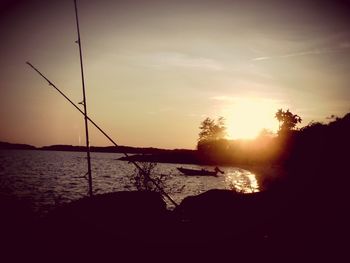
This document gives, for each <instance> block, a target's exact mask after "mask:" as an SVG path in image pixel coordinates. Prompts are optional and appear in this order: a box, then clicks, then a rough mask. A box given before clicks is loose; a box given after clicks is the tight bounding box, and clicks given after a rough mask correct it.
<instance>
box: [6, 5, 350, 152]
mask: <svg viewBox="0 0 350 263" xmlns="http://www.w3.org/2000/svg"><path fill="white" fill-rule="evenodd" d="M77 2H78V8H79V19H80V31H81V43H82V50H83V59H84V60H83V62H84V70H85V84H86V96H87V107H88V114H89V116H90V117H91V118H92V119H93V120H94V121H95V122H96V123H97V124H99V125H100V126H101V127H102V128H103V129H104V130H105V131H106V132H107V133H108V134H109V135H110V136H111V137H112V138H113V139H114V140H115V141H116V142H117V143H118V144H121V145H129V146H141V147H160V148H168V149H174V148H188V149H194V148H195V147H196V143H197V139H198V133H199V125H200V122H201V121H203V120H204V119H205V118H206V117H210V118H217V117H219V116H223V117H224V118H225V119H226V125H227V128H228V137H229V138H232V139H237V138H252V137H254V136H255V135H256V134H257V132H258V131H259V130H260V129H261V128H267V129H270V130H272V131H276V129H277V127H278V123H277V120H276V119H275V118H274V114H275V112H276V111H277V110H278V109H279V108H282V109H284V110H286V109H290V110H291V111H292V112H293V113H294V114H298V115H299V116H300V117H301V118H302V119H303V122H302V124H301V126H305V125H307V124H308V123H309V122H310V121H321V122H326V121H327V119H326V117H328V116H330V115H332V114H334V115H337V116H343V115H344V114H345V113H347V112H349V111H350V103H349V101H350V87H349V73H350V27H349V25H350V16H349V13H350V2H349V1H298V0H296V1H272V0H266V1H258V0H256V1H250V0H247V1H228V0H227V1H224V0H215V1H206V0H202V1H194V0H187V1H181V0H180V1H167V0H163V1H152V0H150V1H132V0H130V1H109V0H101V1H89V0H78V1H77ZM0 36H1V41H0V57H1V59H0V123H1V129H0V141H8V142H13V143H27V144H31V145H35V146H43V145H52V144H72V145H84V142H85V137H84V136H85V131H84V121H83V117H82V115H81V114H80V113H79V112H78V111H77V110H76V109H74V108H73V107H72V106H71V105H69V103H67V102H66V101H65V100H64V98H63V97H62V96H61V95H59V94H58V93H57V92H56V91H55V90H54V89H53V88H52V87H50V86H48V84H47V82H45V80H43V79H42V78H41V77H40V76H39V75H38V74H37V73H36V72H35V71H33V70H32V69H31V68H30V67H28V65H26V64H25V62H26V61H29V62H31V63H32V64H33V65H34V66H36V67H37V68H38V69H39V70H40V71H41V72H42V73H43V74H44V75H45V76H46V77H48V78H49V79H50V80H51V81H52V82H53V83H54V84H55V85H56V86H57V87H58V88H60V89H61V90H62V91H63V92H64V93H66V95H67V96H68V97H69V98H70V99H71V100H72V101H74V102H75V103H78V102H80V101H81V100H82V88H81V76H80V64H79V63H80V62H79V50H78V45H77V44H76V43H75V41H76V40H77V31H76V25H75V13H74V3H73V1H72V0H61V1H56V0H52V1H43V0H42V1H39V0H26V1H24V0H22V1H21V0H19V1H0ZM89 128H90V143H91V145H94V146H108V145H111V144H110V143H109V141H108V140H107V139H105V138H104V137H103V135H101V134H100V133H99V132H98V131H97V130H96V129H95V128H93V127H92V126H89Z"/></svg>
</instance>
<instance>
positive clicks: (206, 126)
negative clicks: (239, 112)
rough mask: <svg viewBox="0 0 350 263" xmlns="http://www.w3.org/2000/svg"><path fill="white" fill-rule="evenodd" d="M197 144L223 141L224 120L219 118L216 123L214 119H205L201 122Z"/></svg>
mask: <svg viewBox="0 0 350 263" xmlns="http://www.w3.org/2000/svg"><path fill="white" fill-rule="evenodd" d="M199 129H200V130H201V131H200V133H199V138H198V143H200V142H205V141H207V142H208V141H217V140H220V139H224V138H225V136H226V126H225V119H224V118H223V117H219V118H218V119H217V120H216V121H215V120H214V119H210V118H206V119H205V120H204V121H202V122H201V126H200V127H199Z"/></svg>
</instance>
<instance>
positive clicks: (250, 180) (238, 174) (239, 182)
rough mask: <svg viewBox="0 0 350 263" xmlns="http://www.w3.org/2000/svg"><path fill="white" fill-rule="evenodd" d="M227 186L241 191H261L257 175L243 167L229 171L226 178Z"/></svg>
mask: <svg viewBox="0 0 350 263" xmlns="http://www.w3.org/2000/svg"><path fill="white" fill-rule="evenodd" d="M225 181H226V184H227V187H228V188H229V189H232V190H235V191H236V192H240V193H255V192H259V184H258V181H257V180H256V176H255V175H254V174H253V173H251V172H249V171H247V170H243V169H235V170H233V171H228V172H227V173H226V178H225Z"/></svg>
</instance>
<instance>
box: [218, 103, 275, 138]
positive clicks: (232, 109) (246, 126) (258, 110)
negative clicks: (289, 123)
mask: <svg viewBox="0 0 350 263" xmlns="http://www.w3.org/2000/svg"><path fill="white" fill-rule="evenodd" d="M280 107H281V106H280V104H279V103H278V102H277V101H274V100H271V99H261V98H235V99H233V100H232V103H230V105H229V106H226V107H225V109H224V111H223V116H224V118H225V119H226V126H227V135H228V138H229V139H254V138H256V137H257V136H258V135H259V133H260V132H261V130H262V129H268V130H271V131H272V132H276V131H277V130H278V121H277V120H276V118H275V114H276V112H277V109H278V108H280Z"/></svg>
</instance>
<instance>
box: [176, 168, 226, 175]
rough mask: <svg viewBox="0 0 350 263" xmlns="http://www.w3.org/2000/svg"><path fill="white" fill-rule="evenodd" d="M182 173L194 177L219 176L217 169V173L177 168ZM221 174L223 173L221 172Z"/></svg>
mask: <svg viewBox="0 0 350 263" xmlns="http://www.w3.org/2000/svg"><path fill="white" fill-rule="evenodd" d="M177 169H178V170H179V171H180V172H181V173H183V174H185V175H194V176H217V173H218V170H217V169H215V171H208V170H205V169H201V170H198V169H188V168H182V167H178V168H177ZM220 172H221V171H220Z"/></svg>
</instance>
